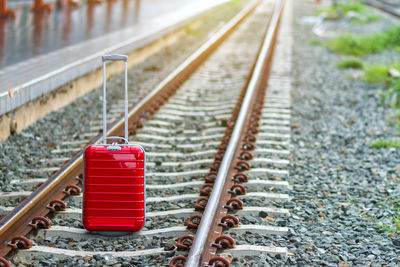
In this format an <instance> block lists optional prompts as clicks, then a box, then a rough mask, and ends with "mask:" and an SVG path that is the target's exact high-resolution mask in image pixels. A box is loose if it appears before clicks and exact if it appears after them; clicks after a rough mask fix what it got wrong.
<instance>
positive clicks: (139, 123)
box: [136, 120, 144, 129]
mask: <svg viewBox="0 0 400 267" xmlns="http://www.w3.org/2000/svg"><path fill="white" fill-rule="evenodd" d="M143 127H144V124H143V122H142V120H138V121H137V122H136V128H137V129H140V128H143Z"/></svg>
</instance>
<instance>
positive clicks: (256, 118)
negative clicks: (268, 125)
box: [250, 116, 260, 122]
mask: <svg viewBox="0 0 400 267" xmlns="http://www.w3.org/2000/svg"><path fill="white" fill-rule="evenodd" d="M259 120H260V117H259V116H251V117H250V121H251V122H254V121H256V122H258V121H259Z"/></svg>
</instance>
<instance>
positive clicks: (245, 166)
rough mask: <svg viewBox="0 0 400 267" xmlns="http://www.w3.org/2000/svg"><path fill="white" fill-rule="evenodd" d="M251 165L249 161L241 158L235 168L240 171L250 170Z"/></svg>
mask: <svg viewBox="0 0 400 267" xmlns="http://www.w3.org/2000/svg"><path fill="white" fill-rule="evenodd" d="M250 168H251V165H250V163H248V162H247V161H244V160H241V161H238V162H237V163H236V166H235V169H236V170H238V171H240V172H241V171H248V170H250Z"/></svg>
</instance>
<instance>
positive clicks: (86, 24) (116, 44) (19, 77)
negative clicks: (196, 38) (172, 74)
mask: <svg viewBox="0 0 400 267" xmlns="http://www.w3.org/2000/svg"><path fill="white" fill-rule="evenodd" d="M224 2H227V1H226V0H142V1H140V0H117V1H112V0H105V1H103V2H102V3H100V4H97V5H96V4H88V3H85V2H84V1H82V2H81V3H82V4H81V6H80V7H78V8H66V7H64V8H62V9H58V8H55V10H54V11H53V12H51V13H33V12H31V11H30V3H31V1H26V2H18V1H12V0H11V1H10V3H9V8H11V9H14V10H15V11H16V12H17V17H16V19H15V20H0V36H1V37H0V115H1V114H4V113H6V112H8V111H10V110H13V109H15V108H16V107H18V106H20V105H22V104H24V103H26V102H28V101H30V100H32V99H35V98H37V97H39V96H41V95H43V94H45V93H48V92H49V91H51V90H53V89H55V88H57V87H59V86H61V85H63V84H65V83H67V82H68V81H70V80H73V79H75V78H77V77H79V76H81V75H84V74H85V73H88V72H90V71H92V70H94V69H96V68H98V67H100V63H101V61H100V56H101V55H102V54H105V53H112V52H120V53H123V52H125V53H127V52H130V51H132V50H134V49H136V48H139V47H141V46H143V45H145V44H147V43H150V42H151V41H154V40H155V39H157V38H160V37H161V36H163V35H165V34H167V33H168V32H171V31H173V30H174V29H177V28H179V27H181V26H182V25H184V23H186V22H187V21H189V20H190V19H193V17H195V16H197V15H199V14H201V13H203V12H204V11H207V10H209V9H210V8H212V7H215V6H217V5H220V4H222V3H224ZM54 4H55V3H54Z"/></svg>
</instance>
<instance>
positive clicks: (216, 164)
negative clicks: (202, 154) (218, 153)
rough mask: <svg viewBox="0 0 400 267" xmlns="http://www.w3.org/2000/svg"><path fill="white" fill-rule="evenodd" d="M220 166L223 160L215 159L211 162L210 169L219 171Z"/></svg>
mask: <svg viewBox="0 0 400 267" xmlns="http://www.w3.org/2000/svg"><path fill="white" fill-rule="evenodd" d="M219 166H221V161H219V160H215V161H214V162H213V163H211V164H210V170H212V171H218V170H219Z"/></svg>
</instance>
